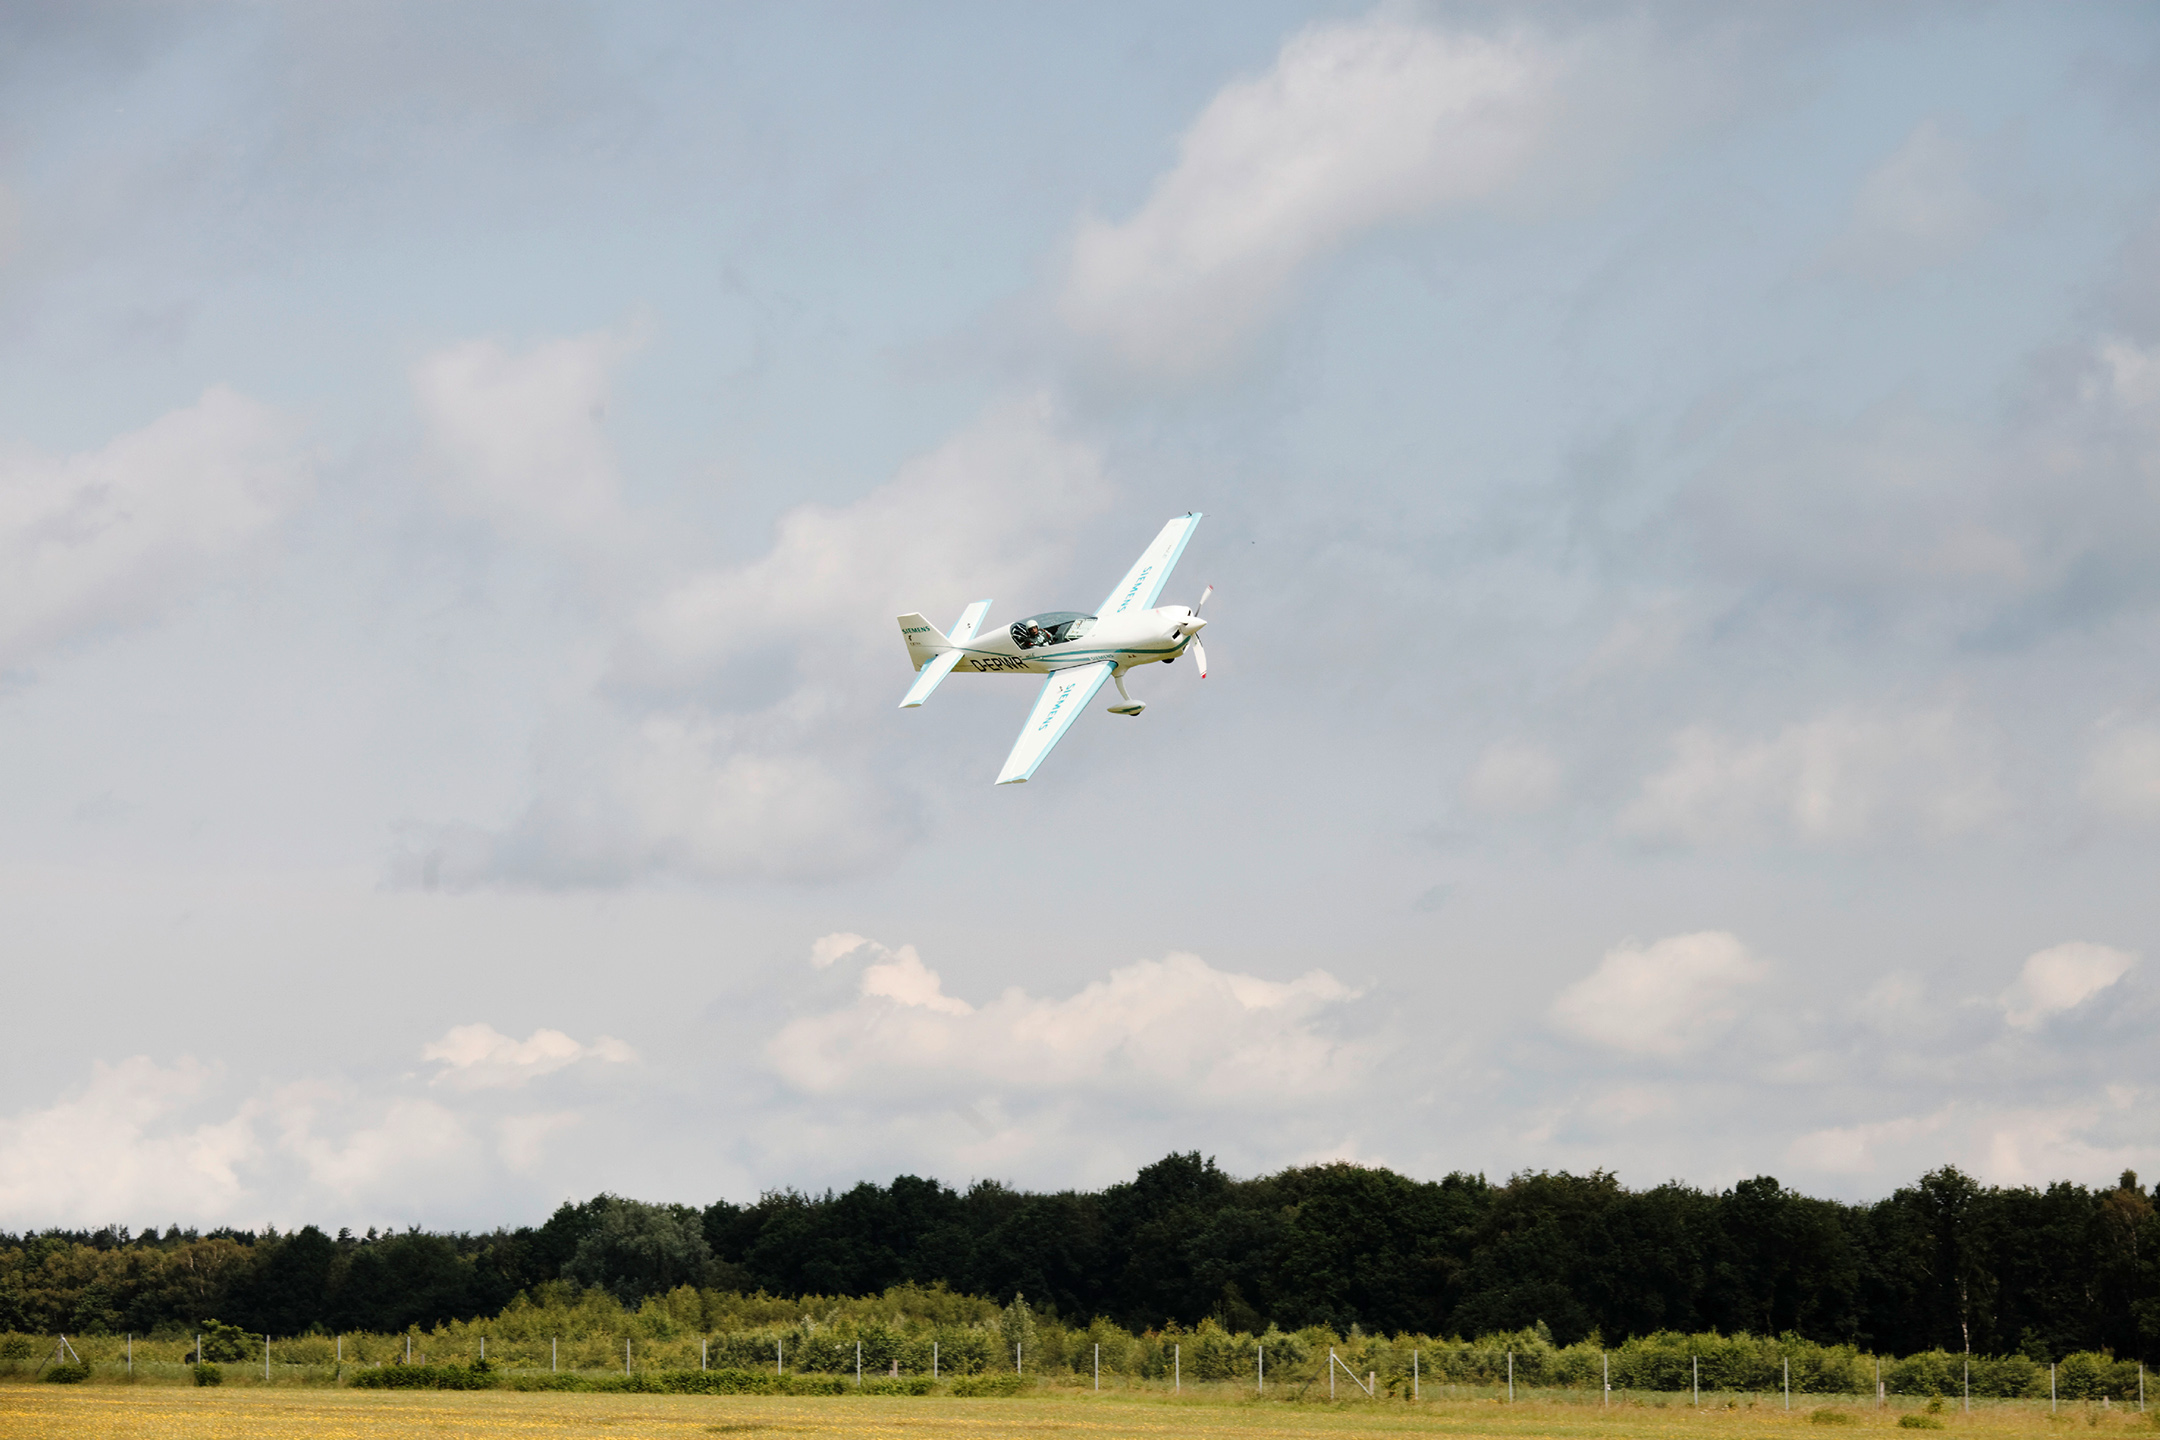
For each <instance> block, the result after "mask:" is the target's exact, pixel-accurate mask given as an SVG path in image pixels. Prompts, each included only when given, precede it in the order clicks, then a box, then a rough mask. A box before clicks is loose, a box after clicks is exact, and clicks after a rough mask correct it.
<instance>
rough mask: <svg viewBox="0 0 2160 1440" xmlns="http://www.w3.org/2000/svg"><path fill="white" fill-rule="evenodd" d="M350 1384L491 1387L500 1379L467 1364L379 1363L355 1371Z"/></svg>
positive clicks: (392, 1387)
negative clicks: (379, 1364) (375, 1365)
mask: <svg viewBox="0 0 2160 1440" xmlns="http://www.w3.org/2000/svg"><path fill="white" fill-rule="evenodd" d="M352 1383H353V1386H354V1388H356V1389H360V1390H492V1389H494V1388H495V1387H496V1385H497V1384H498V1383H499V1382H498V1381H497V1379H496V1377H495V1375H494V1374H493V1373H492V1372H491V1371H487V1370H480V1369H476V1368H474V1367H473V1366H470V1365H382V1366H378V1367H376V1368H374V1369H369V1370H361V1371H359V1372H357V1373H356V1374H355V1375H354V1376H353V1378H352Z"/></svg>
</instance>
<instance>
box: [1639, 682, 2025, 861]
mask: <svg viewBox="0 0 2160 1440" xmlns="http://www.w3.org/2000/svg"><path fill="white" fill-rule="evenodd" d="M1672 749H1673V757H1672V760H1671V762H1670V763H1669V764H1667V765H1666V767H1665V768H1664V769H1663V770H1660V771H1658V772H1657V773H1656V774H1653V775H1651V776H1650V777H1648V778H1647V779H1645V780H1644V781H1643V783H1642V787H1641V789H1640V791H1639V792H1638V793H1637V795H1636V798H1635V799H1634V801H1633V802H1632V803H1631V804H1630V805H1629V806H1628V807H1627V808H1626V809H1625V810H1624V811H1623V812H1622V813H1621V816H1620V821H1619V823H1620V828H1621V829H1622V830H1623V831H1624V832H1627V833H1630V834H1634V835H1639V836H1642V837H1644V838H1647V839H1653V840H1659V841H1666V842H1677V843H1681V844H1691V845H1706V844H1713V843H1717V842H1720V841H1732V840H1759V839H1785V840H1795V841H1799V842H1801V843H1804V844H1816V845H1823V844H1854V843H1867V842H1871V841H1876V840H1881V839H1884V838H1886V837H1888V836H1889V835H1891V834H1893V833H1895V834H1917V835H1921V836H1927V837H1946V836H1954V835H1960V834H1964V833H1967V832H1969V831H1972V830H1975V829H1978V828H1979V827H1981V826H1983V825H1985V824H1987V823H1988V822H1990V821H1992V820H1994V819H1995V818H1997V817H1998V816H1999V815H2001V814H2002V812H2003V811H2004V809H2005V808H2006V805H2007V800H2006V797H2005V795H2004V793H2003V790H2002V786H2001V783H2000V780H1999V769H2000V764H1999V762H1998V760H1997V759H1996V757H1995V754H1994V750H1993V746H1992V745H1991V744H1990V743H1989V742H1988V740H1987V739H1986V738H1985V737H1984V736H1982V735H1980V734H1978V733H1976V732H1975V731H1974V730H1973V729H1972V728H1971V727H1969V726H1968V725H1966V724H1965V723H1964V722H1963V721H1962V720H1961V719H1960V718H1959V717H1958V715H1957V714H1956V713H1955V712H1953V711H1951V710H1948V709H1940V710H1929V711H1919V712H1911V713H1905V714H1895V713H1892V714H1870V713H1867V712H1864V711H1859V710H1851V709H1847V710H1837V711H1832V712H1831V713H1829V714H1827V715H1823V716H1819V717H1817V718H1816V719H1813V720H1808V721H1802V722H1798V723H1795V724H1792V725H1788V726H1786V727H1785V728H1784V729H1782V730H1780V731H1779V732H1778V733H1777V734H1775V735H1773V736H1770V737H1768V738H1767V739H1759V740H1750V739H1742V738H1737V737H1733V736H1727V735H1723V734H1720V733H1719V732H1717V731H1715V730H1713V729H1710V728H1709V727H1707V726H1691V727H1689V728H1688V729H1685V730H1683V731H1681V732H1680V733H1679V734H1678V735H1677V736H1675V737H1674V739H1673V742H1672Z"/></svg>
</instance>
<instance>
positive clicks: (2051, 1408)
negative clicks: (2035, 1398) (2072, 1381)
mask: <svg viewBox="0 0 2160 1440" xmlns="http://www.w3.org/2000/svg"><path fill="white" fill-rule="evenodd" d="M2054 1413H2055V1362H2054V1361H2052V1360H2050V1361H2048V1414H2050V1415H2052V1414H2054Z"/></svg>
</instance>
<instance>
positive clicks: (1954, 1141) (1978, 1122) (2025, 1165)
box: [1786, 1085, 2160, 1185]
mask: <svg viewBox="0 0 2160 1440" xmlns="http://www.w3.org/2000/svg"><path fill="white" fill-rule="evenodd" d="M2137 1101H2138V1094H2137V1092H2136V1091H2135V1090H2133V1089H2131V1088H2129V1087H2127V1086H2119V1085H2111V1086H2107V1087H2105V1088H2104V1089H2102V1090H2101V1091H2100V1092H2098V1093H2096V1094H2091V1095H2087V1096H2084V1097H2081V1098H2078V1099H2075V1100H2072V1101H2070V1102H2068V1103H2065V1104H2060V1105H1989V1104H1984V1103H1974V1102H1971V1101H1964V1100H1959V1101H1952V1102H1951V1103H1949V1104H1947V1105H1943V1106H1941V1107H1939V1108H1937V1109H1935V1110H1932V1111H1929V1112H1927V1113H1925V1114H1920V1115H1908V1116H1897V1117H1893V1118H1891V1119H1887V1120H1876V1121H1867V1122H1862V1123H1859V1124H1853V1125H1840V1126H1830V1127H1826V1128H1824V1129H1820V1130H1812V1131H1809V1132H1807V1133H1805V1134H1803V1135H1800V1136H1798V1137H1796V1138H1795V1139H1794V1140H1793V1141H1792V1142H1791V1143H1790V1144H1789V1145H1788V1146H1787V1147H1786V1158H1787V1161H1788V1163H1790V1164H1791V1165H1793V1166H1794V1167H1796V1168H1798V1169H1800V1170H1802V1171H1814V1172H1818V1173H1821V1174H1824V1175H1836V1176H1872V1177H1879V1178H1882V1179H1889V1180H1895V1181H1900V1182H1903V1181H1909V1180H1910V1179H1912V1177H1914V1176H1916V1175H1919V1174H1921V1173H1923V1172H1924V1171H1927V1170H1931V1169H1933V1168H1935V1167H1936V1166H1938V1165H1943V1164H1952V1165H1956V1166H1958V1167H1959V1168H1960V1169H1962V1170H1964V1171H1966V1172H1967V1173H1968V1174H1972V1175H1977V1176H1979V1177H1981V1178H1982V1179H1983V1180H1985V1181H1987V1182H1988V1183H1990V1184H1995V1185H2044V1184H2046V1183H2048V1182H2049V1181H2054V1180H2064V1179H2077V1180H2081V1181H2084V1182H2085V1183H2088V1184H2091V1183H2105V1182H2108V1181H2112V1180H2113V1179H2114V1178H2115V1176H2116V1175H2117V1174H2119V1173H2120V1172H2121V1171H2123V1170H2125V1169H2130V1168H2140V1167H2149V1166H2150V1165H2151V1164H2152V1163H2153V1159H2154V1157H2155V1156H2156V1155H2160V1146H2156V1145H2154V1144H2153V1143H2152V1141H2151V1139H2150V1137H2149V1134H2148V1135H2147V1136H2146V1137H2145V1138H2142V1139H2138V1140H2130V1139H2124V1138H2119V1136H2118V1135H2117V1132H2118V1131H2120V1129H2121V1127H2122V1122H2124V1121H2125V1120H2134V1117H2135V1115H2136V1109H2137Z"/></svg>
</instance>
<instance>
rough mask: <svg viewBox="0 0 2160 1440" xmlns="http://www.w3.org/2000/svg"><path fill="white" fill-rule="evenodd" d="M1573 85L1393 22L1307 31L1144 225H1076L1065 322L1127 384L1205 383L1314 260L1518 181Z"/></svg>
mask: <svg viewBox="0 0 2160 1440" xmlns="http://www.w3.org/2000/svg"><path fill="white" fill-rule="evenodd" d="M1565 70H1566V65H1565V63H1564V62H1563V60H1562V58H1561V56H1560V54H1559V53H1558V52H1557V51H1556V50H1555V49H1554V48H1553V47H1551V46H1550V45H1547V44H1543V43H1540V42H1538V41H1536V40H1533V39H1531V38H1529V37H1527V36H1523V35H1514V36H1509V37H1505V38H1488V37H1484V36H1479V35H1474V34H1468V33H1449V32H1446V31H1442V30H1439V29H1435V28H1433V27H1430V26H1427V25H1421V24H1417V23H1415V22H1412V21H1409V20H1406V19H1402V18H1400V17H1399V16H1398V15H1397V14H1395V13H1394V12H1392V11H1388V10H1383V11H1380V12H1378V13H1376V14H1374V15H1371V16H1368V17H1366V18H1364V19H1361V20H1353V21H1338V22H1331V23H1323V24H1318V25H1314V26H1312V27H1310V28H1308V29H1306V30H1304V31H1301V32H1300V33H1298V34H1297V35H1294V36H1292V37H1291V39H1290V40H1289V41H1288V42H1287V43H1285V44H1284V46H1283V48H1282V51H1281V53H1280V54H1279V55H1278V56H1277V57H1276V61H1275V64H1274V66H1273V67H1272V68H1271V69H1270V70H1269V71H1268V72H1267V73H1266V74H1264V75H1260V76H1257V77H1255V78H1252V79H1248V80H1240V81H1236V82H1234V83H1232V84H1230V85H1227V86H1225V87H1224V88H1223V89H1222V90H1221V91H1220V92H1219V93H1218V94H1217V95H1216V96H1215V98H1214V99H1213V100H1212V101H1210V102H1209V104H1208V106H1207V108H1206V109H1205V110H1203V111H1202V112H1201V114H1200V117H1199V118H1198V119H1197V120H1195V121H1194V122H1193V125H1192V128H1191V129H1190V130H1188V131H1186V133H1185V135H1184V137H1183V139H1182V140H1181V141H1180V143H1179V147H1178V160H1177V164H1176V165H1175V166H1173V167H1172V168H1171V169H1170V170H1169V171H1168V172H1167V173H1166V174H1164V175H1163V176H1162V177H1161V178H1160V179H1159V180H1158V181H1157V182H1156V184H1155V188H1154V191H1153V193H1151V194H1150V195H1149V197H1148V199H1147V201H1146V203H1145V204H1143V205H1142V206H1141V207H1140V209H1139V211H1138V212H1136V213H1135V214H1134V215H1133V216H1131V218H1129V219H1127V220H1124V221H1122V222H1117V223H1112V222H1109V221H1105V220H1100V219H1089V220H1087V221H1086V222H1084V223H1083V224H1082V225H1081V226H1080V229H1079V232H1078V234H1077V235H1075V237H1074V239H1073V246H1072V256H1071V263H1070V267H1069V269H1068V271H1067V273H1066V276H1065V280H1064V286H1063V290H1062V293H1061V295H1060V296H1059V300H1058V311H1059V314H1060V316H1061V317H1062V318H1063V319H1064V321H1065V323H1066V324H1067V325H1068V326H1070V327H1071V328H1072V329H1073V330H1074V331H1075V332H1076V333H1078V334H1080V335H1083V336H1086V337H1089V338H1091V339H1096V340H1100V341H1102V342H1103V343H1104V344H1105V345H1107V347H1108V348H1109V349H1110V350H1111V351H1112V353H1114V354H1115V355H1116V356H1117V357H1118V358H1119V359H1120V360H1121V361H1123V362H1124V363H1125V364H1127V365H1129V366H1132V367H1133V368H1135V369H1137V370H1140V371H1143V372H1148V373H1157V374H1167V375H1172V376H1177V375H1186V374H1191V373H1194V372H1197V371H1200V370H1204V369H1206V368H1208V367H1210V366H1212V365H1214V364H1216V363H1218V362H1219V361H1221V360H1222V359H1224V358H1225V357H1226V356H1228V355H1229V354H1230V353H1231V352H1232V351H1233V350H1234V349H1235V348H1236V347H1237V346H1238V344H1239V343H1240V342H1241V341H1242V340H1243V339H1244V338H1245V337H1246V336H1247V335H1248V334H1249V333H1250V332H1251V331H1252V330H1253V329H1254V328H1255V327H1256V326H1257V325H1259V324H1260V323H1262V322H1263V321H1265V320H1266V319H1267V318H1268V317H1269V315H1270V314H1272V313H1273V311H1274V310H1275V308H1276V307H1277V306H1278V305H1279V304H1280V303H1281V301H1282V299H1283V296H1284V293H1285V292H1286V291H1287V289H1288V288H1289V286H1290V284H1291V282H1292V281H1293V280H1294V279H1295V278H1296V275H1297V273H1298V271H1299V270H1300V269H1302V268H1303V267H1304V266H1305V265H1306V264H1308V263H1309V262H1310V261H1312V260H1313V259H1314V258H1315V257H1317V256H1319V255H1321V254H1324V253H1325V252H1327V251H1328V250H1330V249H1332V248H1334V247H1336V246H1338V245H1340V244H1342V243H1343V242H1344V241H1345V240H1347V239H1349V238H1351V237H1353V236H1355V235H1357V234H1359V233H1360V232H1362V231H1365V230H1369V229H1371V228H1372V227H1374V226H1376V225H1380V224H1384V223H1386V222H1388V221H1392V220H1399V219H1405V218H1408V217H1412V216H1417V215H1421V214H1424V213H1426V212H1428V211H1430V210H1433V209H1436V208H1438V207H1441V206H1444V205H1462V204H1471V203H1476V202H1479V201H1483V200H1487V199H1489V198H1491V197H1492V196H1494V195H1495V194H1496V193H1497V192H1499V191H1500V190H1502V189H1503V188H1504V187H1506V186H1507V185H1508V184H1509V183H1510V182H1511V181H1513V180H1514V179H1516V178H1517V177H1518V175H1519V174H1520V172H1521V171H1522V169H1523V167H1524V165H1525V164H1526V162H1527V161H1528V160H1529V159H1530V158H1531V157H1532V156H1533V155H1534V154H1535V152H1536V151H1537V149H1538V146H1539V144H1540V142H1541V140H1542V139H1543V138H1544V134H1545V131H1546V129H1547V127H1548V126H1549V125H1550V124H1551V122H1552V120H1553V112H1554V108H1555V104H1556V101H1557V99H1558V95H1559V91H1560V88H1561V85H1562V81H1563V75H1564V72H1565Z"/></svg>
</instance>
